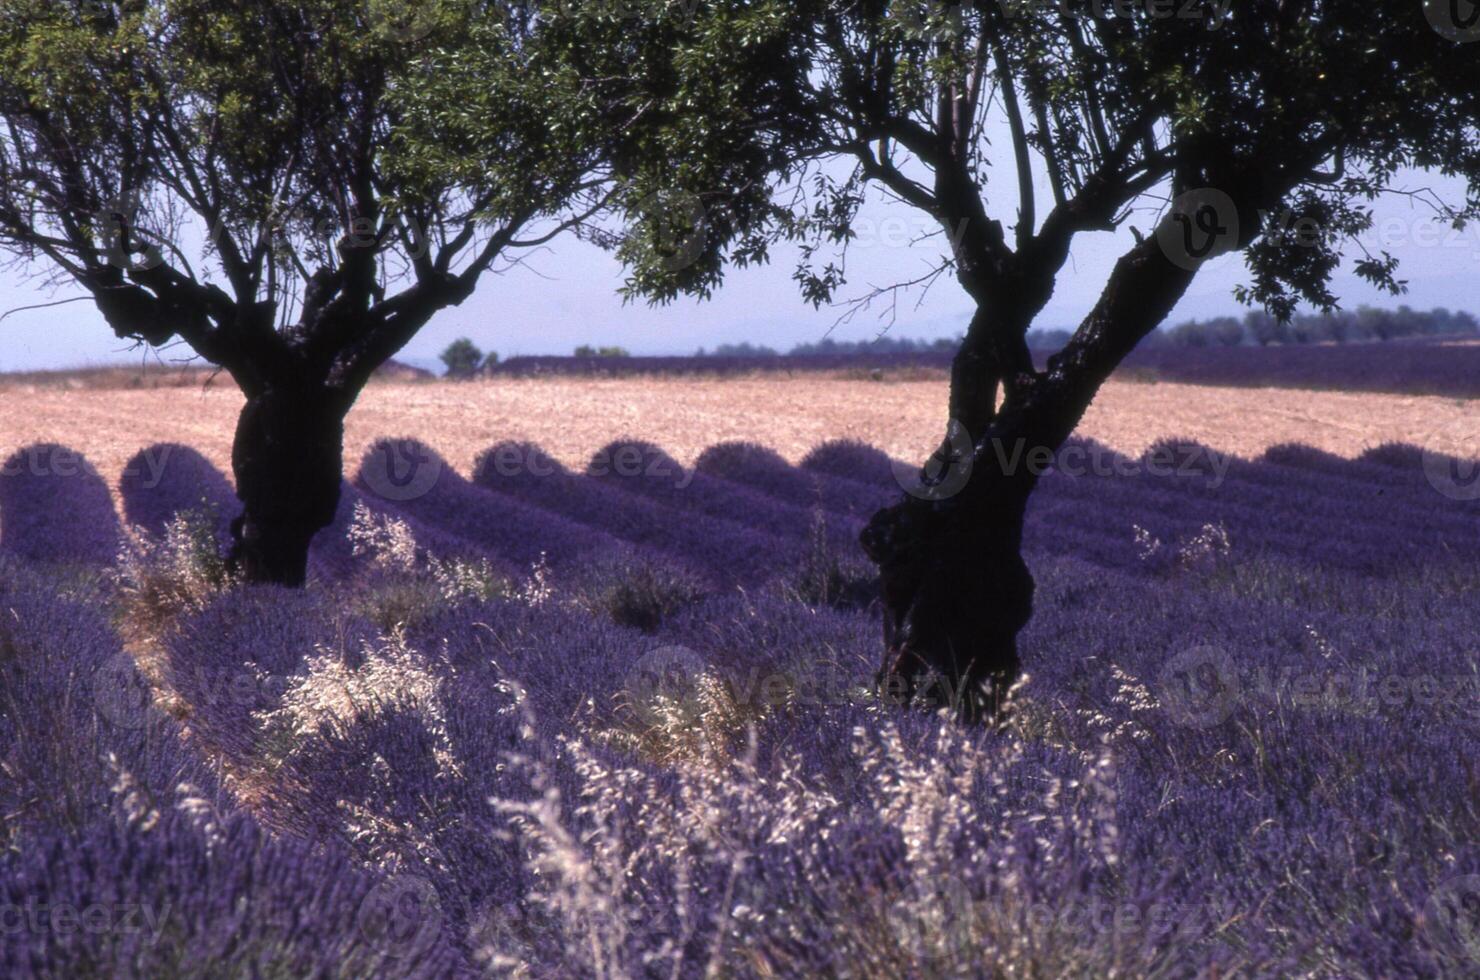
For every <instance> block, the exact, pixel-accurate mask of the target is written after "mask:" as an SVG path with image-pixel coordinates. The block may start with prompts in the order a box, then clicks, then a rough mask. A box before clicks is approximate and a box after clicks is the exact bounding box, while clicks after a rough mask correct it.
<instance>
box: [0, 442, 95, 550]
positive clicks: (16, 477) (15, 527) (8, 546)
mask: <svg viewBox="0 0 1480 980" xmlns="http://www.w3.org/2000/svg"><path fill="white" fill-rule="evenodd" d="M121 541H122V538H121V537H120V532H119V524H118V515H117V513H116V512H115V511H114V509H113V499H112V498H111V497H110V496H109V494H108V485H107V484H106V483H105V482H103V479H102V477H100V476H99V475H98V472H97V470H95V469H93V466H92V464H91V463H89V462H88V461H87V460H86V459H84V458H83V457H82V455H81V454H80V453H77V452H74V451H73V450H71V449H68V448H67V447H65V446H58V445H55V444H53V443H44V444H37V445H33V446H27V447H25V448H24V449H20V450H17V451H16V452H15V453H14V454H12V455H11V456H10V457H9V458H7V459H6V460H5V462H4V463H0V553H4V554H9V555H14V556H15V557H17V558H20V559H23V560H27V561H45V562H53V563H59V564H69V565H106V564H109V563H111V562H112V561H113V559H114V558H116V557H117V555H118V547H119V544H120V542H121Z"/></svg>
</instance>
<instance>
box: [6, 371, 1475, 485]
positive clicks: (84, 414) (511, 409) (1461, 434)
mask: <svg viewBox="0 0 1480 980" xmlns="http://www.w3.org/2000/svg"><path fill="white" fill-rule="evenodd" d="M0 401H3V403H4V411H3V412H0V454H5V455H8V454H9V453H11V452H13V451H14V450H15V449H17V448H19V447H21V446H25V445H28V444H30V443H34V442H40V441H54V442H59V443H61V444H63V445H66V446H69V447H71V448H73V449H76V450H78V451H80V452H82V453H83V454H84V455H86V456H87V458H88V459H89V460H90V461H91V462H92V463H93V465H94V466H96V467H97V468H98V469H99V471H100V472H102V473H103V474H104V476H105V477H107V478H108V479H109V480H110V482H111V481H115V480H116V479H117V476H118V474H119V473H120V471H121V470H122V468H123V466H124V464H125V462H126V461H127V460H128V458H129V457H130V456H132V455H133V454H134V453H135V452H137V451H138V450H139V449H141V448H143V447H145V446H148V445H150V444H152V443H155V442H182V443H186V444H188V445H190V446H193V447H195V448H196V449H197V450H199V451H200V452H202V453H204V454H205V455H206V456H207V457H208V458H210V459H211V460H212V461H213V462H214V463H215V464H216V465H217V466H218V467H219V468H221V470H222V471H223V472H225V473H227V474H228V475H229V474H230V458H231V456H230V448H231V437H232V432H233V430H234V428H235V424H236V415H237V411H238V410H239V408H240V406H241V396H240V394H239V393H238V392H237V391H236V390H235V388H234V386H233V385H232V384H231V382H230V380H229V379H227V378H225V377H220V378H217V379H216V380H215V382H214V383H213V384H211V385H209V386H202V385H201V384H200V383H198V382H197V383H194V384H191V385H190V386H187V387H160V388H154V389H149V388H143V389H128V388H122V389H112V390H108V389H98V388H94V387H88V386H83V387H80V388H72V387H69V386H67V385H66V384H65V383H62V384H45V385H37V384H16V383H13V382H12V383H4V384H0ZM945 410H946V384H945V381H944V379H942V378H934V379H927V380H893V381H890V382H887V383H879V382H876V381H870V380H862V379H849V378H846V377H840V376H830V377H829V376H812V377H803V376H793V377H789V378H788V377H777V376H768V377H762V376H755V377H744V378H730V379H716V378H641V379H604V380H583V379H572V378H551V379H532V380H510V379H496V380H491V381H472V382H462V383H457V382H441V381H438V382H422V383H402V382H379V383H376V384H373V385H371V386H370V387H369V388H368V389H367V390H366V392H365V393H364V395H363V396H362V398H361V399H360V402H359V404H358V405H357V406H356V408H355V410H354V411H353V412H352V413H351V415H350V418H349V422H348V430H347V433H346V444H345V452H346V465H347V467H348V469H349V470H350V471H351V472H353V470H354V469H355V468H356V467H357V466H358V463H359V458H360V456H361V454H363V452H364V451H365V449H366V448H367V447H368V446H369V445H370V444H371V443H372V442H373V441H375V440H376V439H378V438H382V437H385V436H410V437H414V438H417V439H421V440H423V441H424V442H426V443H428V444H429V445H431V446H432V447H434V448H435V449H436V450H437V451H439V452H440V453H442V454H443V455H444V456H445V457H446V458H447V459H448V460H449V461H450V462H451V463H452V465H453V466H455V467H457V468H458V469H459V470H460V471H462V472H467V471H468V469H469V467H470V466H471V464H472V462H473V460H474V459H475V457H476V456H477V455H478V454H479V453H480V452H482V451H483V450H484V449H486V448H488V447H489V446H491V445H493V444H495V443H497V442H500V441H503V440H508V439H516V440H529V441H532V442H535V443H538V444H539V445H541V446H543V447H544V448H545V450H546V451H547V452H549V453H550V454H551V455H552V456H554V457H555V458H557V459H559V460H560V461H561V462H563V463H565V464H566V465H567V466H571V467H577V468H578V467H582V466H584V465H585V463H586V461H587V460H588V459H589V458H590V456H591V455H592V454H593V453H594V452H595V451H596V450H597V449H598V448H600V447H601V446H603V445H605V444H606V443H608V442H610V441H611V440H613V439H616V438H620V437H635V438H641V439H647V440H650V441H652V442H655V443H657V444H659V445H661V446H662V447H663V448H664V449H666V450H667V451H668V452H669V453H671V454H672V455H673V456H674V457H676V458H677V459H678V460H679V461H680V462H683V463H690V462H692V461H693V460H694V458H695V457H696V456H697V455H698V454H699V453H700V452H702V451H703V450H704V449H705V448H706V447H708V446H712V445H714V444H715V443H718V442H724V441H727V440H732V439H744V440H753V441H755V442H760V443H763V444H765V445H767V446H770V447H772V448H774V449H775V450H777V451H778V452H780V453H781V454H782V455H783V456H785V457H786V458H787V459H789V460H791V461H793V462H795V461H797V460H800V459H801V458H802V457H803V456H804V455H806V453H807V452H808V451H809V450H810V449H811V448H812V447H814V446H816V445H817V444H818V443H821V442H823V441H826V440H828V439H837V438H854V439H861V440H864V441H867V442H869V443H872V444H873V445H876V446H879V447H880V448H882V449H884V450H885V451H886V452H889V453H890V454H892V455H896V456H899V457H905V458H909V457H913V456H918V455H921V454H922V453H923V452H925V451H927V450H928V449H929V448H930V447H931V445H932V443H933V441H934V439H935V438H936V434H937V433H938V432H939V431H940V430H941V426H942V422H943V418H944V414H945ZM1080 432H1081V434H1083V435H1086V436H1089V437H1092V438H1095V439H1098V440H1100V441H1102V442H1104V443H1106V444H1108V445H1110V446H1112V447H1113V448H1115V449H1117V450H1120V451H1122V452H1128V453H1138V452H1140V451H1141V450H1142V449H1144V448H1145V447H1146V446H1148V445H1150V444H1151V443H1153V442H1155V441H1156V440H1158V439H1160V438H1163V437H1167V436H1179V437H1186V438H1191V439H1196V440H1198V441H1200V442H1203V443H1205V444H1207V445H1209V446H1212V447H1214V448H1216V449H1219V450H1221V451H1224V452H1229V453H1234V454H1237V455H1241V456H1256V455H1258V454H1259V453H1261V452H1262V451H1263V450H1264V449H1265V448H1266V447H1268V446H1270V445H1273V444H1275V443H1281V442H1303V443H1306V444H1309V445H1313V446H1316V447H1318V448H1321V449H1324V450H1327V451H1330V452H1334V453H1337V454H1340V455H1343V456H1355V455H1357V454H1358V453H1360V452H1361V451H1362V450H1363V449H1365V448H1368V447H1370V446H1374V445H1377V444H1379V443H1382V442H1388V441H1395V440H1396V441H1404V442H1412V443H1418V444H1421V445H1427V446H1431V447H1433V448H1435V449H1438V450H1442V451H1445V452H1452V453H1458V454H1464V455H1469V456H1480V414H1477V413H1476V412H1475V410H1474V408H1473V406H1471V405H1468V404H1467V403H1465V402H1463V401H1459V400H1455V399H1450V398H1435V397H1419V396H1406V395H1384V394H1347V393H1336V392H1310V391H1297V390H1286V389H1272V388H1213V387H1198V386H1193V385H1181V384H1166V383H1162V384H1135V383H1129V382H1123V381H1118V382H1111V383H1110V384H1108V385H1106V386H1105V388H1104V390H1103V391H1102V392H1101V393H1100V395H1099V397H1098V398H1097V399H1096V401H1095V404H1094V406H1093V407H1092V408H1091V409H1090V411H1089V413H1088V415H1087V416H1086V418H1085V420H1084V423H1083V425H1082V426H1081V427H1080Z"/></svg>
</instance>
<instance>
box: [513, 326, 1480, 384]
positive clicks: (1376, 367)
mask: <svg viewBox="0 0 1480 980" xmlns="http://www.w3.org/2000/svg"><path fill="white" fill-rule="evenodd" d="M1030 339H1031V338H1030ZM1056 349H1057V348H1056V347H1054V346H1050V347H1047V348H1044V349H1039V350H1035V351H1034V354H1035V358H1036V360H1037V362H1038V363H1039V364H1040V365H1042V364H1044V363H1046V361H1047V359H1048V358H1049V356H1051V355H1052V354H1053V353H1054V351H1055V350H1056ZM952 354H953V352H952V351H949V350H944V351H942V350H934V351H932V350H918V351H896V350H881V351H879V352H877V353H859V352H851V353H835V354H793V355H786V356H771V357H764V356H736V355H729V356H719V355H709V356H705V357H556V356H542V357H534V356H524V357H511V358H509V359H507V360H505V361H502V362H500V363H499V364H496V365H493V366H491V367H490V368H488V369H487V373H489V374H490V375H493V376H496V377H509V378H532V377H550V376H575V377H617V378H622V377H635V376H646V375H667V376H695V375H697V376H706V375H714V376H721V377H728V376H735V375H745V374H753V373H760V374H772V375H792V374H799V373H806V372H818V371H824V372H845V373H850V374H857V375H861V376H868V375H869V373H870V372H879V373H880V374H881V375H882V376H883V377H886V378H887V377H889V376H891V374H892V375H895V376H901V375H902V376H909V375H910V374H911V373H912V372H920V371H929V370H934V371H947V370H949V368H950V366H951V357H952ZM1119 377H1120V378H1122V379H1124V380H1139V381H1170V382H1181V383H1186V384H1198V385H1232V386H1247V387H1283V388H1306V389H1312V390H1319V391H1371V392H1392V393H1396V394H1408V395H1439V396H1447V397H1451V398H1474V397H1477V396H1480V343H1476V342H1475V341H1474V340H1473V338H1470V337H1449V338H1405V339H1401V340H1389V341H1382V342H1369V343H1347V344H1282V345H1281V344H1277V345H1271V346H1268V347H1257V346H1242V347H1186V346H1174V345H1170V344H1161V345H1158V344H1143V345H1142V346H1141V347H1139V348H1137V349H1136V350H1134V351H1132V352H1131V354H1130V355H1129V356H1128V357H1126V359H1125V360H1124V362H1123V363H1122V364H1121V367H1120V373H1119Z"/></svg>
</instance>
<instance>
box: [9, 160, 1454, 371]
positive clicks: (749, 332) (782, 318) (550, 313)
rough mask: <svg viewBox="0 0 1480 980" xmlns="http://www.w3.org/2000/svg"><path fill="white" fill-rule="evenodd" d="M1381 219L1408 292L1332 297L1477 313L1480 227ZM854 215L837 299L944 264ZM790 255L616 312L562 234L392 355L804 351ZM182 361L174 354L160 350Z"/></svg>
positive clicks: (1375, 242)
mask: <svg viewBox="0 0 1480 980" xmlns="http://www.w3.org/2000/svg"><path fill="white" fill-rule="evenodd" d="M1399 186H1402V187H1407V188H1409V189H1416V188H1419V187H1421V186H1431V187H1433V188H1435V189H1437V190H1439V191H1440V192H1441V193H1442V194H1444V195H1445V196H1446V197H1447V198H1448V199H1450V200H1454V201H1458V200H1461V199H1462V194H1463V190H1462V187H1461V186H1460V185H1458V184H1457V183H1452V182H1449V183H1446V182H1443V181H1439V180H1436V179H1431V178H1429V177H1427V176H1426V175H1423V174H1414V175H1410V176H1409V177H1407V178H1406V179H1405V180H1403V181H1400V185H1399ZM1376 210H1377V214H1378V226H1377V228H1376V229H1375V230H1374V231H1373V232H1372V233H1371V234H1370V235H1369V236H1367V238H1366V239H1365V241H1366V242H1367V244H1368V247H1369V248H1371V249H1372V250H1373V251H1376V250H1377V248H1379V247H1385V248H1387V249H1388V250H1389V251H1391V252H1393V253H1394V254H1395V255H1397V256H1398V257H1399V258H1400V260H1401V261H1402V267H1401V275H1402V276H1403V277H1404V278H1406V279H1408V280H1409V284H1410V292H1409V295H1408V296H1406V297H1404V298H1403V299H1401V300H1397V299H1388V298H1384V297H1382V296H1381V295H1380V294H1377V293H1376V292H1375V291H1374V290H1373V289H1372V288H1371V287H1369V286H1367V285H1366V284H1364V283H1361V282H1360V281H1358V280H1356V279H1354V278H1353V277H1352V276H1351V275H1350V274H1349V273H1344V274H1342V275H1341V276H1340V277H1339V279H1338V281H1337V288H1336V292H1337V294H1338V295H1339V296H1341V297H1342V299H1343V305H1345V306H1348V307H1354V306H1356V305H1358V304H1361V303H1367V302H1371V303H1381V304H1386V305H1396V304H1397V303H1399V302H1406V303H1408V304H1410V305H1412V306H1415V307H1419V308H1429V307H1433V306H1447V307H1450V308H1454V309H1470V310H1473V311H1476V312H1480V225H1477V226H1473V227H1470V228H1468V229H1465V230H1464V231H1462V232H1455V231H1453V230H1450V229H1446V228H1443V227H1441V226H1440V225H1439V224H1438V223H1437V222H1435V221H1433V220H1432V219H1431V217H1430V214H1431V212H1430V210H1429V209H1428V208H1426V207H1425V206H1424V205H1422V204H1421V203H1419V202H1416V201H1415V200H1414V199H1413V198H1411V197H1407V196H1401V195H1392V196H1389V197H1386V198H1384V199H1383V200H1381V201H1380V202H1378V204H1377V206H1376ZM994 215H995V216H998V217H1000V218H1001V219H1003V220H1004V223H1009V224H1010V222H1011V220H1012V217H1013V216H1012V214H1011V213H1010V210H1008V209H1003V208H998V209H997V210H996V211H995V212H994ZM862 219H863V220H862V221H861V222H860V225H859V232H860V237H859V240H858V241H857V242H855V243H854V246H853V248H852V250H851V252H850V254H849V259H848V271H849V280H850V284H849V285H848V286H846V287H845V288H844V289H843V291H842V295H843V296H854V295H858V294H861V293H863V292H866V291H867V289H868V284H870V283H877V284H880V285H884V284H888V283H890V282H895V281H900V280H905V279H910V278H913V277H915V276H917V275H919V274H920V273H921V272H923V271H925V270H926V269H928V268H929V267H930V265H931V264H932V262H933V261H934V259H935V258H936V256H938V255H939V254H940V245H941V242H940V239H938V238H937V239H935V240H933V241H929V242H926V243H923V244H919V245H915V246H913V247H911V246H910V245H909V242H910V240H911V239H913V238H915V237H917V236H918V235H919V234H920V233H922V232H924V231H926V230H928V229H927V227H926V225H925V223H924V219H923V218H922V217H920V216H919V215H918V213H916V212H914V211H912V210H910V209H908V208H905V207H902V206H900V205H897V204H892V203H890V202H887V201H883V200H878V201H871V202H870V204H869V205H868V206H867V207H866V208H865V209H864V211H863V215H862ZM1132 223H1133V224H1136V225H1137V226H1139V227H1141V228H1142V229H1146V228H1149V227H1150V226H1151V224H1152V223H1153V221H1152V215H1150V214H1145V215H1140V216H1138V217H1137V219H1134V220H1133V221H1132ZM1129 241H1130V239H1129V237H1128V235H1127V234H1126V233H1124V232H1122V233H1119V234H1116V235H1110V234H1103V233H1102V234H1097V235H1091V236H1085V237H1081V238H1080V239H1079V240H1078V242H1077V244H1076V246H1075V248H1074V251H1073V255H1072V259H1071V262H1070V263H1069V265H1068V266H1066V268H1065V269H1064V271H1063V274H1062V275H1061V276H1060V279H1059V285H1058V290H1057V292H1056V294H1055V296H1054V299H1053V301H1052V302H1051V303H1050V304H1049V306H1048V308H1047V309H1046V310H1045V311H1044V313H1043V315H1042V316H1041V317H1040V319H1039V322H1038V325H1039V326H1044V327H1056V326H1071V325H1073V324H1075V323H1077V322H1078V320H1079V319H1080V317H1081V316H1083V314H1084V313H1085V312H1086V310H1087V309H1088V308H1089V307H1090V306H1091V305H1092V304H1093V302H1094V300H1095V298H1096V297H1097V296H1098V295H1099V292H1100V290H1101V289H1102V288H1103V286H1104V283H1105V277H1106V275H1107V274H1108V273H1109V270H1110V268H1111V266H1112V265H1113V263H1114V261H1115V259H1116V257H1117V256H1118V255H1119V254H1120V253H1121V252H1122V251H1124V249H1125V248H1126V247H1127V246H1128V243H1129ZM1349 254H1350V252H1349ZM794 259H795V253H794V252H792V251H789V250H782V251H778V252H777V253H776V255H775V256H774V257H773V261H772V263H771V264H770V265H769V266H768V267H764V268H760V269H750V270H746V271H737V272H732V273H731V274H730V276H729V278H728V281H727V284H726V286H725V287H724V289H723V290H721V291H720V292H719V293H718V294H717V295H716V296H715V298H714V299H713V300H711V301H709V302H707V303H698V302H694V301H690V300H685V301H681V302H678V303H675V304H673V305H671V306H668V307H662V308H650V307H648V306H646V305H640V304H639V305H626V306H623V305H622V303H621V301H620V299H619V298H618V297H617V295H616V289H617V287H618V286H619V285H620V284H621V279H622V270H621V268H620V266H618V264H617V263H616V262H614V261H612V260H611V258H610V257H609V256H607V255H606V254H605V253H603V252H602V251H601V250H599V249H597V248H595V247H593V246H589V245H586V244H583V243H580V242H577V241H574V240H573V239H566V240H562V241H557V242H556V243H555V244H554V245H553V246H552V247H550V248H549V249H548V250H545V251H542V252H541V253H539V254H537V255H533V256H531V257H530V259H529V261H528V263H527V267H521V268H516V269H513V270H511V271H509V272H507V273H505V274H503V275H491V276H486V277H485V278H484V279H483V281H482V283H481V285H480V286H479V289H478V291H477V292H476V293H475V294H474V296H473V297H472V298H471V299H470V300H468V302H466V303H465V304H463V306H461V307H459V308H456V309H449V310H446V311H444V312H442V313H440V314H439V315H438V316H437V317H436V318H435V319H434V320H433V321H432V322H431V324H429V325H428V326H427V327H426V329H424V330H423V331H422V332H421V334H420V336H418V337H417V338H416V339H415V340H414V341H413V342H412V343H411V345H410V346H409V347H408V348H407V349H406V351H405V353H404V355H403V359H404V360H408V361H411V362H413V363H418V364H422V365H426V366H430V365H432V364H434V363H435V358H436V355H437V352H439V351H440V350H441V349H442V348H443V347H445V346H446V345H447V344H448V343H449V342H450V341H452V340H453V339H455V338H457V337H460V336H467V337H471V338H472V339H473V340H474V341H475V342H476V343H477V344H478V345H479V346H481V347H483V348H484V349H492V350H496V351H498V352H499V354H500V355H502V356H505V357H507V356H509V355H513V354H537V353H569V352H570V351H571V349H572V348H574V347H575V346H576V345H578V344H583V343H590V344H598V345H600V344H619V345H621V346H623V347H626V348H628V349H629V350H631V351H632V352H633V353H643V354H658V353H691V352H692V351H693V350H694V349H696V348H698V347H701V346H704V347H713V346H714V345H716V344H721V343H730V342H739V341H746V340H748V341H751V342H753V343H762V344H769V345H771V346H773V347H777V348H779V349H782V350H785V349H787V348H789V347H790V346H791V345H792V344H795V343H797V342H800V341H812V340H818V339H820V338H821V337H823V336H824V335H825V334H826V333H827V331H828V329H829V328H830V327H832V325H833V323H834V321H836V320H837V318H838V316H839V314H840V312H842V311H840V310H838V309H826V308H825V309H823V310H820V311H814V310H812V309H811V308H810V307H809V306H807V305H806V304H804V303H803V302H802V301H801V299H800V297H799V296H798V293H797V291H796V287H795V285H794V284H793V283H792V281H791V273H792V269H793V267H794ZM1243 271H1244V269H1243V262H1242V260H1241V259H1240V258H1238V257H1237V256H1224V257H1222V258H1220V259H1217V260H1215V261H1214V262H1212V263H1210V264H1209V266H1208V267H1207V268H1205V269H1204V270H1203V272H1202V274H1201V275H1200V276H1199V278H1198V279H1197V281H1196V282H1195V283H1194V285H1193V288H1192V290H1191V291H1190V292H1189V294H1188V295H1187V297H1186V299H1185V300H1184V301H1183V303H1182V304H1181V306H1180V307H1178V309H1177V311H1176V313H1175V314H1174V317H1173V320H1174V321H1175V320H1181V319H1187V318H1190V317H1208V316H1215V315H1220V314H1224V313H1233V314H1238V313H1240V312H1242V308H1241V307H1240V306H1239V305H1238V304H1237V302H1236V301H1235V300H1234V299H1233V296H1232V288H1233V286H1234V285H1235V284H1236V283H1237V282H1239V281H1240V279H1241V275H1242V273H1243ZM73 295H77V291H76V290H75V289H71V288H69V287H67V286H65V285H64V286H62V287H61V288H59V289H57V290H56V291H55V292H52V291H49V290H46V289H41V288H38V284H37V283H34V282H27V281H26V280H25V277H24V276H23V275H21V274H20V273H19V272H17V271H12V272H0V311H3V310H9V309H13V308H15V307H18V306H22V305H28V304H32V303H40V302H47V301H49V300H52V299H61V298H65V297H68V296H73ZM916 298H917V297H916V296H908V297H904V298H902V299H901V301H900V304H899V309H898V320H897V322H896V323H895V325H894V326H893V328H892V332H893V333H894V334H895V335H897V336H910V337H943V336H954V335H957V334H959V333H960V331H961V330H962V329H963V327H964V323H965V321H966V318H967V316H968V314H969V310H970V305H969V302H968V300H967V298H966V296H965V294H964V293H963V292H962V291H961V289H960V288H959V287H958V286H957V285H956V284H955V283H954V281H952V280H950V279H948V278H942V279H941V280H940V281H939V282H938V283H937V284H936V285H935V287H934V289H933V290H932V291H931V293H930V295H929V296H928V297H927V298H926V300H925V302H924V303H923V305H921V306H920V307H919V308H918V309H917V308H916V307H915V300H916ZM883 325H884V323H883V321H881V320H879V319H877V318H876V316H875V315H874V314H872V313H865V314H862V315H860V316H858V317H855V318H854V319H853V320H852V322H850V323H848V324H844V325H840V326H838V327H837V328H836V329H835V330H834V331H833V334H832V336H834V337H837V338H838V339H869V338H872V337H874V336H876V335H877V333H878V332H879V330H880V329H882V327H883ZM0 336H3V338H4V343H3V344H0V371H14V370H27V369H38V368H55V367H71V366H76V365H82V364H98V363H109V362H120V361H125V362H126V361H130V360H133V361H138V360H140V359H142V358H143V356H144V354H143V353H142V352H141V351H138V350H134V351H131V350H129V347H128V345H127V344H126V343H124V342H121V341H119V340H117V339H116V338H114V337H113V335H112V334H111V333H110V332H109V330H108V329H107V327H106V326H105V325H104V323H103V320H102V318H101V317H100V316H99V315H98V313H97V312H96V310H94V309H93V308H92V307H91V305H90V304H88V303H73V304H68V305H65V306H60V307H56V308H52V309H45V310H32V311H25V312H19V313H14V314H13V315H11V316H9V317H7V318H6V319H4V320H3V321H0ZM187 353H188V352H187V351H186V350H185V349H184V348H183V347H180V348H176V349H175V350H173V351H170V352H166V353H165V355H164V356H165V357H182V356H185V355H186V354H187Z"/></svg>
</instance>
